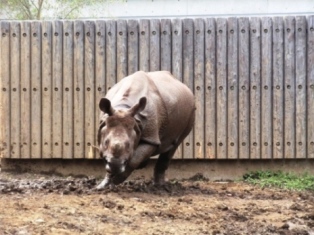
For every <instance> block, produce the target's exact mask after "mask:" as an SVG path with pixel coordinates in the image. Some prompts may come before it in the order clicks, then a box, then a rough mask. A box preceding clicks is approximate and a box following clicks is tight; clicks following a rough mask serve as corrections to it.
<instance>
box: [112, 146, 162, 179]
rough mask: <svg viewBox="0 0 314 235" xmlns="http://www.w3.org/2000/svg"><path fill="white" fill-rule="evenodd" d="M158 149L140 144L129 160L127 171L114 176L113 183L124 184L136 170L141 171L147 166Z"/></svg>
mask: <svg viewBox="0 0 314 235" xmlns="http://www.w3.org/2000/svg"><path fill="white" fill-rule="evenodd" d="M156 149H157V147H156V146H153V145H150V144H140V145H139V146H138V147H137V149H136V150H135V152H134V154H133V156H132V157H131V159H130V160H129V162H128V164H127V166H126V169H125V171H124V172H121V173H119V174H116V175H114V176H113V177H112V178H111V182H112V183H113V184H121V183H122V182H124V181H125V180H126V179H127V178H128V177H129V176H130V175H131V173H132V172H133V171H134V170H135V169H139V168H141V167H142V166H143V165H145V164H146V161H148V159H149V158H150V157H151V156H152V154H153V153H154V152H155V151H156Z"/></svg>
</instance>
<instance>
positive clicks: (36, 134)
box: [31, 22, 42, 158]
mask: <svg viewBox="0 0 314 235" xmlns="http://www.w3.org/2000/svg"><path fill="white" fill-rule="evenodd" d="M31 61H32V63H31V89H32V90H31V102H32V103H31V104H32V105H31V115H32V116H31V117H32V119H31V136H32V147H31V157H32V158H41V146H42V139H41V130H42V122H41V121H42V120H41V93H42V92H41V24H40V22H32V23H31Z"/></svg>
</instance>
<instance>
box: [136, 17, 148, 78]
mask: <svg viewBox="0 0 314 235" xmlns="http://www.w3.org/2000/svg"><path fill="white" fill-rule="evenodd" d="M149 32H150V31H149V20H147V19H141V20H140V23H139V34H140V35H139V54H140V58H139V69H140V70H142V71H145V72H148V71H149V37H150V34H149Z"/></svg>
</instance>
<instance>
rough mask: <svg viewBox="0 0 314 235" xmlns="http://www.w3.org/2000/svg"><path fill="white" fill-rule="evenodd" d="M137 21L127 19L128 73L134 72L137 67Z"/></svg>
mask: <svg viewBox="0 0 314 235" xmlns="http://www.w3.org/2000/svg"><path fill="white" fill-rule="evenodd" d="M147 33H148V32H147ZM138 34H139V33H138V21H137V20H129V21H128V74H132V73H135V72H136V71H137V70H138V68H139V65H138V61H139V58H138V56H139V52H138V50H139V49H138V37H139V36H138Z"/></svg>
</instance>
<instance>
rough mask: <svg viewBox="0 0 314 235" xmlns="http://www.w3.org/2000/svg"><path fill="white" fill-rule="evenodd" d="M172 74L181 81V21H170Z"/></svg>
mask: <svg viewBox="0 0 314 235" xmlns="http://www.w3.org/2000/svg"><path fill="white" fill-rule="evenodd" d="M171 28H172V66H171V67H172V74H173V76H175V77H176V78H177V79H179V80H180V81H183V80H182V78H183V69H182V50H183V48H182V43H183V40H182V21H181V20H180V19H174V20H172V27H171Z"/></svg>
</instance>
